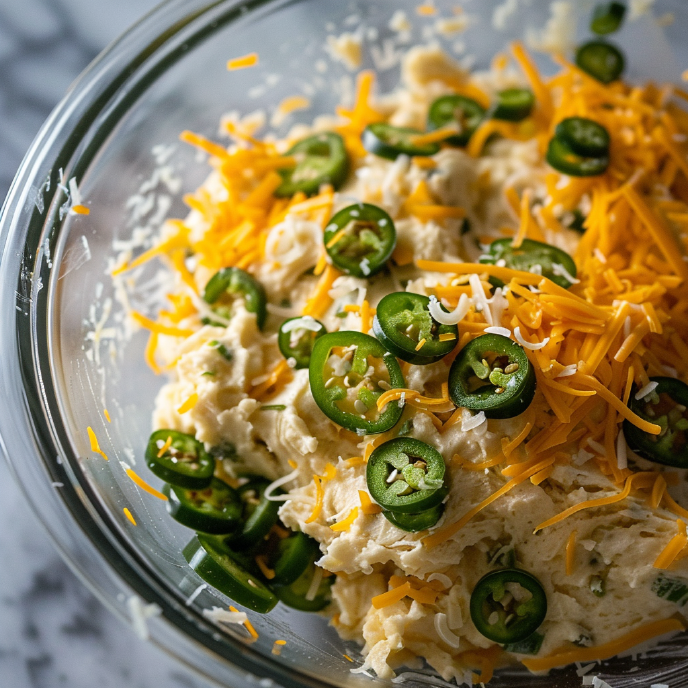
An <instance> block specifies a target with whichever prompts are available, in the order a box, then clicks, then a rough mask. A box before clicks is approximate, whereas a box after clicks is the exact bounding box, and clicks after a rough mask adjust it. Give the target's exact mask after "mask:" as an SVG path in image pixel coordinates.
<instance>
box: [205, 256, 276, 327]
mask: <svg viewBox="0 0 688 688" xmlns="http://www.w3.org/2000/svg"><path fill="white" fill-rule="evenodd" d="M235 298H241V299H243V300H244V307H245V308H246V310H247V311H248V312H249V313H255V314H256V323H257V325H258V328H259V329H263V325H264V324H265V318H267V315H268V311H267V306H266V298H265V290H264V289H263V285H262V284H260V282H258V281H257V280H255V279H254V278H253V277H251V275H249V274H248V272H245V271H244V270H240V269H239V268H222V269H221V270H219V271H218V272H216V273H215V274H214V275H213V276H212V277H211V278H210V280H209V281H208V284H206V285H205V291H204V292H203V300H204V301H205V302H206V303H208V304H210V305H211V306H212V310H213V311H214V312H216V313H217V314H218V315H219V316H220V317H222V318H224V319H225V320H229V319H230V318H231V317H232V303H233V302H234V299H235ZM206 324H211V325H212V324H214V323H212V322H207V323H206Z"/></svg>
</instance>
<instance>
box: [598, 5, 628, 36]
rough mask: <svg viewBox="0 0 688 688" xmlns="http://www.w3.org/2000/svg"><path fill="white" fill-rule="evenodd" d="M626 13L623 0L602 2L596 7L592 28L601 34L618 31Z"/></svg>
mask: <svg viewBox="0 0 688 688" xmlns="http://www.w3.org/2000/svg"><path fill="white" fill-rule="evenodd" d="M625 14H626V5H624V4H623V3H622V2H601V3H600V4H599V5H597V6H596V7H595V9H594V10H593V12H592V19H591V20H590V30H591V31H592V32H593V33H596V34H598V35H599V36H605V35H607V34H610V33H614V32H615V31H618V30H619V28H620V27H621V24H622V22H623V19H624V15H625Z"/></svg>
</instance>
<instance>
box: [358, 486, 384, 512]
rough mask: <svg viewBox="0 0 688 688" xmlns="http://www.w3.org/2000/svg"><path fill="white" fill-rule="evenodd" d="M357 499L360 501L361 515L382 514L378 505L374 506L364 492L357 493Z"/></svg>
mask: <svg viewBox="0 0 688 688" xmlns="http://www.w3.org/2000/svg"><path fill="white" fill-rule="evenodd" d="M358 498H359V500H360V501H361V513H364V514H368V515H372V514H379V513H381V512H382V507H381V506H380V505H379V504H374V503H373V500H372V499H370V496H369V495H368V493H367V492H366V491H365V490H359V491H358Z"/></svg>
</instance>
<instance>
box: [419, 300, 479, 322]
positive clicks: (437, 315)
mask: <svg viewBox="0 0 688 688" xmlns="http://www.w3.org/2000/svg"><path fill="white" fill-rule="evenodd" d="M472 305H473V302H472V300H471V299H469V298H468V296H466V294H461V298H459V303H458V304H457V305H456V308H455V309H454V310H453V311H450V312H449V313H447V311H445V310H444V309H443V308H442V306H440V303H439V301H438V300H437V298H436V297H435V296H431V297H430V303H429V304H428V311H429V312H430V315H431V316H432V317H433V319H434V320H437V322H438V323H441V324H442V325H457V324H458V323H460V322H461V321H462V320H463V319H464V318H465V317H466V315H467V314H468V311H469V310H470V309H471V306H472Z"/></svg>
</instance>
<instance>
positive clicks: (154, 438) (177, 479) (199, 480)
mask: <svg viewBox="0 0 688 688" xmlns="http://www.w3.org/2000/svg"><path fill="white" fill-rule="evenodd" d="M146 464H147V465H148V468H149V469H150V470H151V472H152V473H154V474H155V475H157V476H158V478H162V480H164V481H165V482H166V483H170V485H175V486H178V487H184V488H187V489H190V490H196V489H203V488H205V487H208V485H210V481H211V480H212V477H213V471H214V470H215V459H214V458H213V457H212V456H211V455H210V454H208V452H206V450H205V448H204V447H203V444H202V443H201V442H199V441H198V440H196V438H194V437H192V436H191V435H186V434H185V433H183V432H177V431H176V430H156V431H155V432H154V433H153V434H152V435H151V436H150V438H149V439H148V445H147V446H146Z"/></svg>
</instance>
